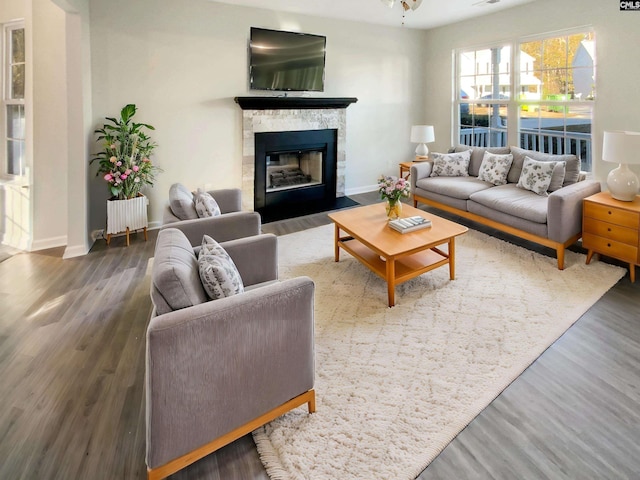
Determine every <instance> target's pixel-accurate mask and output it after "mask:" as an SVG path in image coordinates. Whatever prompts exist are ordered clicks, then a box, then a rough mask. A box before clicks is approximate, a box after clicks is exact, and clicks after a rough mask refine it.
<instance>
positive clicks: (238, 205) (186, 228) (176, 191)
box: [161, 183, 261, 246]
mask: <svg viewBox="0 0 640 480" xmlns="http://www.w3.org/2000/svg"><path fill="white" fill-rule="evenodd" d="M207 193H209V194H210V195H211V196H212V197H213V198H214V200H215V201H216V203H217V204H218V206H219V207H220V213H221V215H218V216H215V217H204V218H199V217H198V214H197V213H196V209H195V205H194V203H193V194H192V193H191V192H190V191H189V189H187V188H186V187H184V186H183V185H181V184H179V183H176V184H173V185H172V186H171V188H170V190H169V202H168V203H167V204H166V206H165V208H164V213H163V218H162V224H163V226H162V227H161V228H178V229H180V230H182V232H183V233H184V234H185V235H186V236H187V238H188V239H189V241H190V242H191V245H193V246H196V245H200V242H202V236H203V235H205V234H206V235H209V236H210V237H212V238H214V239H215V240H217V241H218V242H226V241H227V240H234V239H236V238H243V237H249V236H251V235H258V234H259V233H260V231H261V221H260V214H259V213H258V212H247V211H241V210H242V195H241V191H240V189H237V188H229V189H221V190H211V191H209V192H207Z"/></svg>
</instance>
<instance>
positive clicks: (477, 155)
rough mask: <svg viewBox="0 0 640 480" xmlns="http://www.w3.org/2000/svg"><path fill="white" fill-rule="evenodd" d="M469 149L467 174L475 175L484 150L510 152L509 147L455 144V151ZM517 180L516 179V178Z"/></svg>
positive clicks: (501, 152) (480, 163) (478, 169)
mask: <svg viewBox="0 0 640 480" xmlns="http://www.w3.org/2000/svg"><path fill="white" fill-rule="evenodd" d="M469 149H471V160H470V162H469V175H471V176H473V177H477V176H478V173H479V172H480V165H482V159H483V158H484V152H490V153H497V154H499V155H504V154H507V153H511V149H510V148H509V147H470V146H468V145H456V147H455V149H454V151H455V152H464V151H465V150H469ZM516 181H517V180H516Z"/></svg>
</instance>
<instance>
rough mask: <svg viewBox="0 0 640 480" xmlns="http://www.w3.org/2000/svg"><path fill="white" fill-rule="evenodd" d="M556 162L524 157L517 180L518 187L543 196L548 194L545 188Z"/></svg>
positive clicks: (549, 181) (548, 183)
mask: <svg viewBox="0 0 640 480" xmlns="http://www.w3.org/2000/svg"><path fill="white" fill-rule="evenodd" d="M556 163H557V162H539V161H537V160H533V159H532V158H529V157H524V164H523V165H522V173H520V179H519V180H518V187H520V188H524V189H526V190H531V191H532V192H534V193H537V194H538V195H541V196H543V197H546V196H548V195H549V194H548V193H547V190H548V189H549V185H550V184H551V177H552V176H553V170H554V168H555V167H556Z"/></svg>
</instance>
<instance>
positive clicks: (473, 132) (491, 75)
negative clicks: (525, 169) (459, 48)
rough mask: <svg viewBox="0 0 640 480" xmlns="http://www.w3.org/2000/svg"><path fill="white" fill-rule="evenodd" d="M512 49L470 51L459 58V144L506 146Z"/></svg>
mask: <svg viewBox="0 0 640 480" xmlns="http://www.w3.org/2000/svg"><path fill="white" fill-rule="evenodd" d="M511 64H512V62H511V47H510V46H508V45H505V46H496V47H491V48H486V49H482V50H467V51H463V52H460V54H459V55H458V72H459V75H458V79H459V86H460V88H459V89H458V92H459V98H458V118H459V120H460V122H459V131H460V143H462V144H465V145H478V146H491V147H498V146H504V145H507V123H508V122H507V103H508V100H509V98H510V97H511V82H512V80H511V71H510V65H511Z"/></svg>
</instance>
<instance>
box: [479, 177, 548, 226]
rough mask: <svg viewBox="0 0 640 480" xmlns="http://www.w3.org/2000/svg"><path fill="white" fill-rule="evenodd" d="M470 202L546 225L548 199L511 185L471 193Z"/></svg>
mask: <svg viewBox="0 0 640 480" xmlns="http://www.w3.org/2000/svg"><path fill="white" fill-rule="evenodd" d="M470 199H471V200H473V201H474V202H476V203H478V204H480V205H483V206H485V207H487V208H491V209H493V210H496V211H499V212H502V213H506V214H508V215H512V216H514V217H518V218H523V219H525V220H529V221H531V222H535V223H547V202H548V199H549V197H543V196H541V195H536V194H535V193H533V192H531V191H529V190H524V189H522V188H518V187H517V186H516V185H515V184H513V183H507V184H506V185H500V186H498V187H493V188H490V189H488V190H483V191H480V192H476V193H473V194H472V195H471V198H470Z"/></svg>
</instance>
